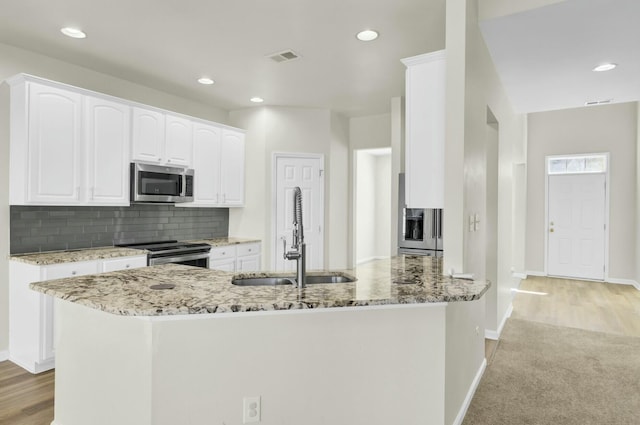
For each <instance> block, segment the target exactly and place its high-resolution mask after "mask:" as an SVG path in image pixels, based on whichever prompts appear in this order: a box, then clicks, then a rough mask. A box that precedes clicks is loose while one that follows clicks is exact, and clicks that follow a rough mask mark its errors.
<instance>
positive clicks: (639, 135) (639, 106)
mask: <svg viewBox="0 0 640 425" xmlns="http://www.w3.org/2000/svg"><path fill="white" fill-rule="evenodd" d="M636 110H637V113H638V115H637V118H636V123H637V131H636V279H635V280H636V283H637V284H638V285H636V287H637V288H639V289H640V103H636Z"/></svg>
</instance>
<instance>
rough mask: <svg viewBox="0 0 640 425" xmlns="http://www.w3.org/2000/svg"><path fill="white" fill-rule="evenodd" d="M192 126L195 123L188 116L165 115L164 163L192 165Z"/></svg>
mask: <svg viewBox="0 0 640 425" xmlns="http://www.w3.org/2000/svg"><path fill="white" fill-rule="evenodd" d="M192 128H193V124H192V123H191V121H190V120H188V119H186V118H182V117H177V116H174V115H169V114H167V115H165V129H166V130H165V134H166V138H165V147H164V160H163V162H164V163H166V164H169V165H179V166H183V167H190V166H191V152H192V146H193V144H192V143H193V141H192Z"/></svg>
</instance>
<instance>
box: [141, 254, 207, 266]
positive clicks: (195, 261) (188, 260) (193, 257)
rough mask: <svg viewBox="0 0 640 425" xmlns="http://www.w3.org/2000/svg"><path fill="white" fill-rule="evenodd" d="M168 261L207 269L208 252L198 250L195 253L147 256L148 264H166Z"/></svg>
mask: <svg viewBox="0 0 640 425" xmlns="http://www.w3.org/2000/svg"><path fill="white" fill-rule="evenodd" d="M168 263H173V264H184V265H185V266H195V267H203V268H205V269H208V268H209V253H208V252H200V253H196V254H187V255H174V256H167V257H154V258H149V265H150V266H155V265H158V264H168Z"/></svg>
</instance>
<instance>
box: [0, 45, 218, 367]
mask: <svg viewBox="0 0 640 425" xmlns="http://www.w3.org/2000/svg"><path fill="white" fill-rule="evenodd" d="M0 58H2V59H1V60H0V83H4V80H5V79H7V78H8V77H11V76H13V75H15V74H18V73H23V72H24V73H28V74H32V75H36V76H38V77H43V78H47V79H50V80H54V81H60V82H63V83H66V84H71V85H73V86H77V87H82V88H85V89H89V90H94V91H97V92H101V93H106V94H110V95H112V96H117V97H120V98H123V99H128V100H132V101H136V102H141V103H145V104H148V105H153V106H156V107H159V108H164V109H167V110H171V111H176V112H180V113H183V114H187V115H191V116H195V117H199V118H203V119H207V120H212V121H216V122H220V123H224V124H227V123H228V122H227V121H228V114H227V112H226V111H225V110H223V109H219V108H215V107H212V106H210V105H205V104H202V103H198V102H193V101H190V100H188V99H185V98H181V97H178V96H175V95H171V94H168V93H164V92H161V91H158V90H155V89H153V88H151V87H145V86H142V85H139V84H134V83H132V82H129V81H125V80H121V79H118V78H115V77H112V76H109V75H106V74H102V73H99V72H96V71H93V70H90V69H87V68H83V67H80V66H77V65H72V64H69V63H66V62H62V61H60V60H57V59H53V58H51V57H48V56H44V55H40V54H37V53H33V52H29V51H27V50H23V49H19V48H16V47H11V46H7V45H5V44H0ZM1 90H2V91H1V93H0V358H1V353H2V352H3V351H5V350H7V348H8V338H7V335H8V332H9V324H8V322H9V312H8V303H9V301H8V298H9V292H8V291H9V285H8V280H9V272H8V261H7V256H8V252H9V251H8V247H9V234H8V232H9V207H8V202H9V200H8V198H9V197H8V193H9V189H8V188H9V186H8V169H9V163H8V161H9V155H8V152H9V131H8V128H9V124H8V113H9V112H8V104H9V90H8V87H7V85H6V84H2V86H1Z"/></svg>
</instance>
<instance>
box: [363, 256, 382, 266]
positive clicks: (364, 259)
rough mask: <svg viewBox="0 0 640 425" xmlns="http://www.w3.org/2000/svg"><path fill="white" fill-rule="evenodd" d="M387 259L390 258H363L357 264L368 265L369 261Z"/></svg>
mask: <svg viewBox="0 0 640 425" xmlns="http://www.w3.org/2000/svg"><path fill="white" fill-rule="evenodd" d="M385 258H389V257H385V256H378V257H369V258H363V259H362V260H358V261H357V262H356V264H357V265H359V264H364V263H368V262H369V261H375V260H384V259H385Z"/></svg>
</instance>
